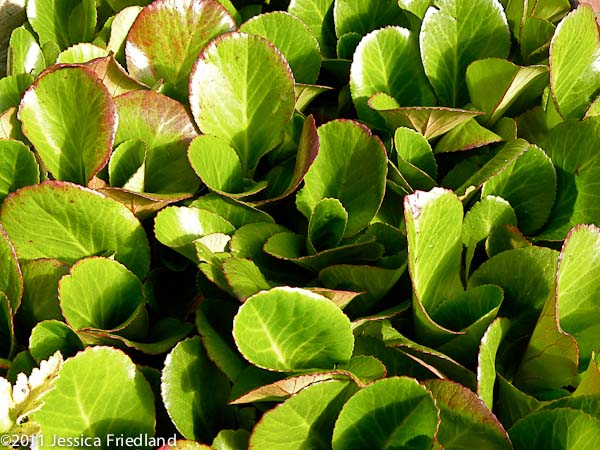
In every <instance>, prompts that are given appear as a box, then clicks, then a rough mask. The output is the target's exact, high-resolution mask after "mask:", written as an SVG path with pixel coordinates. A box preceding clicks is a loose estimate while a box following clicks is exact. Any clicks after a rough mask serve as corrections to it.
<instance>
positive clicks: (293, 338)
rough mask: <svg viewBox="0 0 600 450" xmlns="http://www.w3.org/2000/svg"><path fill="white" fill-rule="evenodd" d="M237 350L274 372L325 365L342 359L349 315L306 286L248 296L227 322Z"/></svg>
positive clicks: (348, 351) (349, 343)
mask: <svg viewBox="0 0 600 450" xmlns="http://www.w3.org/2000/svg"><path fill="white" fill-rule="evenodd" d="M233 335H234V338H235V341H236V344H237V346H238V349H239V350H240V352H241V353H242V355H244V357H245V358H246V359H247V360H248V361H250V362H252V363H253V364H254V365H256V366H259V367H263V368H267V369H270V370H275V371H293V370H305V369H331V368H333V366H334V365H335V364H338V363H342V362H347V361H348V360H349V359H350V356H351V355H352V347H353V345H354V338H353V336H352V331H351V329H350V320H349V319H348V318H347V317H346V316H345V315H344V314H343V313H342V312H341V311H340V309H339V308H337V307H336V306H335V305H334V304H333V303H332V302H331V301H329V300H328V299H326V298H325V297H322V296H320V295H317V294H313V293H312V292H310V291H306V290H303V289H296V288H290V287H281V288H274V289H271V290H270V291H266V292H260V293H258V294H256V295H254V296H253V297H250V298H249V299H248V300H247V301H246V303H244V304H243V305H242V307H241V308H240V310H239V312H238V314H237V316H236V318H235V321H234V325H233Z"/></svg>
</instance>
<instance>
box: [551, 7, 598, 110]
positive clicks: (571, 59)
mask: <svg viewBox="0 0 600 450" xmlns="http://www.w3.org/2000/svg"><path fill="white" fill-rule="evenodd" d="M599 46H600V34H599V33H598V28H597V25H596V20H595V18H594V10H593V9H592V8H591V7H590V6H587V5H584V6H581V7H579V8H577V10H576V11H573V12H571V13H570V14H569V15H568V16H567V17H565V18H564V19H563V20H562V21H561V23H560V24H559V25H558V27H557V28H556V33H555V34H554V37H553V38H552V43H551V44H550V67H551V69H550V86H551V88H552V96H553V98H554V101H555V102H556V106H557V107H558V110H559V112H560V114H561V115H562V116H563V117H564V118H566V119H580V118H581V117H582V116H583V114H584V113H585V111H586V109H587V108H588V106H589V105H590V104H591V103H592V102H593V101H594V100H595V99H596V97H597V96H598V93H599V92H600V68H599V67H598V47H599Z"/></svg>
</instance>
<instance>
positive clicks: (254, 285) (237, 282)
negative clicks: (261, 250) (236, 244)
mask: <svg viewBox="0 0 600 450" xmlns="http://www.w3.org/2000/svg"><path fill="white" fill-rule="evenodd" d="M223 273H224V274H225V278H226V279H227V283H228V284H229V286H230V287H231V289H232V291H233V293H234V294H235V295H236V297H237V298H238V299H240V300H241V301H245V300H246V299H248V297H251V296H253V295H254V294H256V293H258V292H260V291H267V290H269V289H271V285H270V284H269V282H268V281H267V280H266V279H265V277H264V275H263V274H262V272H261V271H260V269H259V268H258V266H257V265H256V264H254V262H252V261H251V260H249V259H241V258H235V257H231V258H228V259H226V260H225V261H223Z"/></svg>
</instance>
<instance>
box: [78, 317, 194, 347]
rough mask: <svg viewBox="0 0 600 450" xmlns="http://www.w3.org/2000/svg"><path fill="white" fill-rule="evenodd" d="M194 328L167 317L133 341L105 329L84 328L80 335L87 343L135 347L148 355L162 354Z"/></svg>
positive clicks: (186, 323)
mask: <svg viewBox="0 0 600 450" xmlns="http://www.w3.org/2000/svg"><path fill="white" fill-rule="evenodd" d="M193 328H194V327H193V325H192V324H190V323H188V322H181V321H180V320H177V319H174V318H173V317H165V318H162V319H159V320H158V321H156V322H154V324H152V325H151V326H150V329H149V331H148V333H147V336H145V337H144V339H143V340H135V341H132V340H131V339H127V338H125V337H123V336H120V335H118V334H114V333H110V332H107V331H103V330H90V329H88V330H82V331H79V332H78V335H79V337H80V338H81V339H82V340H83V341H84V342H85V343H86V344H87V345H98V344H106V345H111V346H113V347H118V348H122V349H124V350H125V349H133V350H136V351H138V352H142V353H145V354H147V355H162V354H164V353H166V352H168V351H169V350H171V349H172V348H173V346H175V344H177V343H178V342H179V341H181V340H182V339H183V338H185V337H186V336H187V335H188V334H190V331H192V329H193Z"/></svg>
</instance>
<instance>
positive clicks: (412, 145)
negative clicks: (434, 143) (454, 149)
mask: <svg viewBox="0 0 600 450" xmlns="http://www.w3.org/2000/svg"><path fill="white" fill-rule="evenodd" d="M394 148H395V149H396V152H397V154H398V157H399V158H402V159H403V160H404V161H406V162H407V163H409V164H412V165H413V166H415V167H418V168H419V169H421V170H422V171H423V172H425V173H426V174H427V175H429V176H430V177H431V178H433V179H435V178H436V177H437V162H436V160H435V157H434V156H433V150H432V149H431V146H430V145H429V142H427V139H426V138H425V137H423V136H422V135H421V134H420V133H418V132H416V131H414V130H411V129H410V128H398V129H397V130H396V132H395V133H394Z"/></svg>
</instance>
